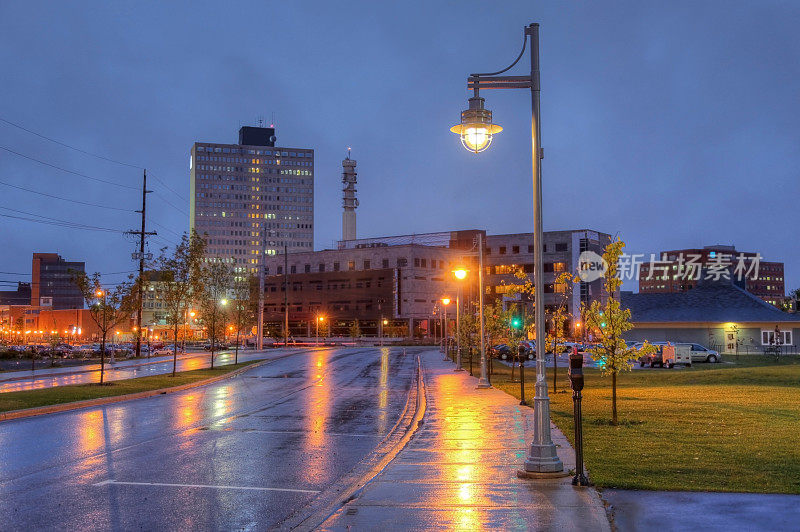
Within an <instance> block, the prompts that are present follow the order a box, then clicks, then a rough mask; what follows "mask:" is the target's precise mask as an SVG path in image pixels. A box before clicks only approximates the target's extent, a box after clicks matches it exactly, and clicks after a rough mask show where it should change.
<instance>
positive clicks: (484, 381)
mask: <svg viewBox="0 0 800 532" xmlns="http://www.w3.org/2000/svg"><path fill="white" fill-rule="evenodd" d="M478 313H479V316H478V320H479V321H480V333H481V378H480V379H478V388H491V387H492V385H491V384H489V374H488V371H487V368H486V336H485V333H484V331H483V233H478Z"/></svg>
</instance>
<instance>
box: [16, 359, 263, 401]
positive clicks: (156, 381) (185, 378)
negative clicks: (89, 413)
mask: <svg viewBox="0 0 800 532" xmlns="http://www.w3.org/2000/svg"><path fill="white" fill-rule="evenodd" d="M254 362H256V361H248V362H242V363H239V364H229V365H225V366H221V367H216V368H214V369H197V370H192V371H183V372H178V373H177V374H176V375H175V377H172V376H171V375H169V374H167V375H153V376H150V377H139V378H137V379H126V380H119V381H111V382H107V383H105V384H103V385H100V384H73V385H70V386H57V387H53V388H44V389H41V390H31V391H23V392H8V393H2V394H0V412H7V411H10V410H20V409H23V408H34V407H37V406H47V405H57V404H61V403H71V402H74V401H83V400H85V399H96V398H98V397H113V396H117V395H125V394H129V393H137V392H145V391H149V390H158V389H160V388H169V387H171V386H180V385H181V384H189V383H192V382H197V381H200V380H203V379H207V378H209V377H216V376H218V375H224V374H225V373H230V372H231V371H234V370H236V369H239V368H241V367H244V366H248V365H250V364H253V363H254Z"/></svg>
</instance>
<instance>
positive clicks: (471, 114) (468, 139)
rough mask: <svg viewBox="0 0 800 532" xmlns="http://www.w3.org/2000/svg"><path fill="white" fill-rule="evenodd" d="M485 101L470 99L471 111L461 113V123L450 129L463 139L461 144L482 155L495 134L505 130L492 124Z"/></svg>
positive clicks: (478, 97) (476, 93)
mask: <svg viewBox="0 0 800 532" xmlns="http://www.w3.org/2000/svg"><path fill="white" fill-rule="evenodd" d="M483 104H484V100H483V98H481V97H480V96H478V91H477V90H476V91H475V96H473V97H472V98H470V99H469V109H467V110H465V111H461V123H459V124H456V125H455V126H453V127H451V128H450V131H452V132H453V133H455V134H456V135H458V136H459V137H460V138H461V144H462V146H464V147H465V148H466V149H468V150H469V151H471V152H473V153H480V152H482V151H484V150H485V149H486V148H488V147H489V145H491V143H492V137H493V136H494V134H495V133H500V132H501V131H503V128H502V127H500V126H498V125H496V124H493V123H492V112H491V111H489V110H488V109H485V108H484V105H483Z"/></svg>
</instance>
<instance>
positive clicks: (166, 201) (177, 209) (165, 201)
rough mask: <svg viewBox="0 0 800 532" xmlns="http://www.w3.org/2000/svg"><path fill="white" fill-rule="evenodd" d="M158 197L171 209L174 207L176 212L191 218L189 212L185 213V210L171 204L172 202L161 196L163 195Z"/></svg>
mask: <svg viewBox="0 0 800 532" xmlns="http://www.w3.org/2000/svg"><path fill="white" fill-rule="evenodd" d="M156 197H157V198H158V199H160V200H161V201H163V202H164V203H166V204H167V205H169V206H170V207H172V208H173V209H175V210H176V211H179V212H181V213H183V214H185V215H186V216H189V213H188V212H186V211H184V210H183V209H181V208H180V207H178V206H176V205H174V204H172V203H171V202H170V201H169V200H168V199H166V198H165V197H163V196H161V195H157V196H156Z"/></svg>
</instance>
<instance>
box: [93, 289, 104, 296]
mask: <svg viewBox="0 0 800 532" xmlns="http://www.w3.org/2000/svg"><path fill="white" fill-rule="evenodd" d="M94 295H96V296H97V297H103V291H102V290H98V291H97V292H95V293H94Z"/></svg>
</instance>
